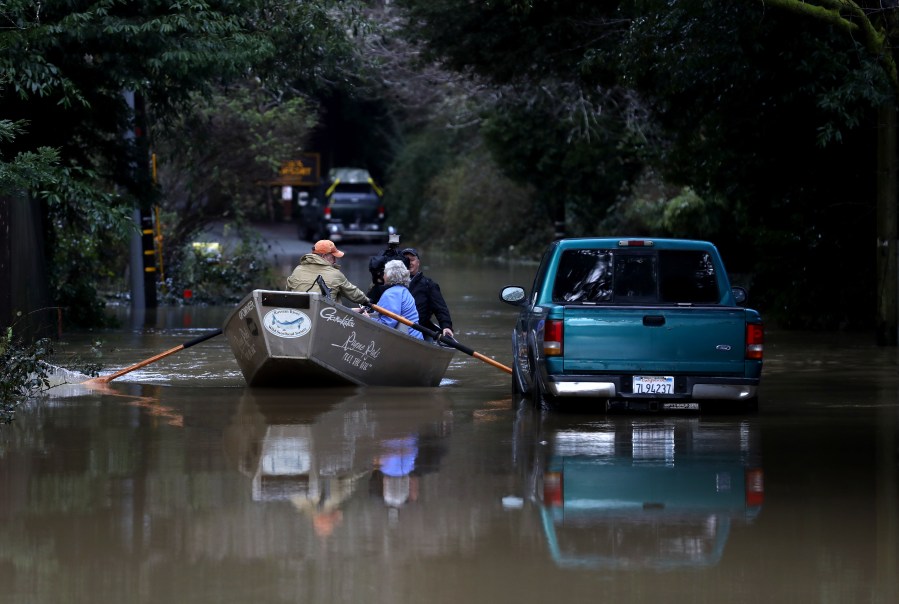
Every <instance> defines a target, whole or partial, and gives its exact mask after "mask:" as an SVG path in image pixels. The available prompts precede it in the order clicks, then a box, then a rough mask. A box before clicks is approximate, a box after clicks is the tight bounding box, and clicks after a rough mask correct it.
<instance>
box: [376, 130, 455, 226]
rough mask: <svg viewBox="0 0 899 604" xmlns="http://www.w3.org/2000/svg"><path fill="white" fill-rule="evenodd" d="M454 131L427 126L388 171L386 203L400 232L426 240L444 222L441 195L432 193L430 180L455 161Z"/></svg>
mask: <svg viewBox="0 0 899 604" xmlns="http://www.w3.org/2000/svg"><path fill="white" fill-rule="evenodd" d="M453 145H454V133H452V132H450V131H448V130H445V129H439V128H428V129H424V130H422V131H420V132H417V133H415V134H412V135H410V136H409V137H408V139H407V140H406V141H405V144H403V145H402V146H401V147H400V150H399V153H398V154H397V156H396V158H395V159H394V163H393V165H392V166H391V169H390V172H389V174H388V181H389V182H390V186H389V187H388V188H387V190H386V194H385V204H386V205H387V207H388V208H389V212H390V214H389V216H388V220H389V221H390V222H391V223H392V224H394V225H396V226H397V228H398V229H399V231H400V233H403V234H404V235H409V236H414V237H415V238H417V239H420V240H424V238H425V237H427V236H428V234H430V233H433V232H434V230H437V229H442V228H443V227H445V225H444V224H442V223H439V222H437V218H438V216H440V217H442V216H443V213H442V209H441V203H442V201H441V200H440V199H439V198H436V197H434V196H433V195H431V191H429V187H430V183H431V181H432V180H433V179H435V178H436V177H437V176H438V175H439V174H440V173H441V172H442V171H443V170H444V169H445V168H446V166H447V165H448V164H449V163H450V161H452V160H453V159H454V157H455V153H454V152H451V148H452V147H453Z"/></svg>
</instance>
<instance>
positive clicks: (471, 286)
mask: <svg viewBox="0 0 899 604" xmlns="http://www.w3.org/2000/svg"><path fill="white" fill-rule="evenodd" d="M364 262H365V258H364V255H362V254H359V255H358V257H351V256H348V257H347V258H346V262H345V266H346V268H347V273H348V274H349V275H350V277H351V279H353V280H355V281H356V282H358V283H365V282H366V277H367V273H366V272H365V264H364ZM289 268H290V267H289V266H288V267H285V269H284V270H289ZM425 270H426V272H427V273H428V274H430V275H431V276H433V277H435V278H437V279H438V281H440V283H441V286H442V288H443V290H444V293H445V295H446V297H447V299H448V301H449V304H450V307H451V309H452V311H453V315H454V319H455V323H456V330H457V336H458V338H459V340H460V341H461V342H463V343H465V344H467V345H468V346H470V347H471V348H473V349H474V350H477V351H479V352H481V353H483V354H486V355H487V356H489V357H492V358H495V359H496V360H498V361H500V362H502V363H504V364H509V363H510V356H511V344H510V340H509V333H510V330H511V327H512V323H513V317H514V314H515V312H514V309H512V308H511V307H509V306H506V305H504V304H502V303H501V302H499V300H498V298H497V292H498V291H499V289H500V288H501V287H502V286H503V285H506V284H511V283H515V284H521V285H525V286H529V285H530V281H531V279H532V274H533V267H531V266H507V265H499V264H496V265H483V264H478V263H475V262H470V263H463V264H462V265H459V264H456V265H454V266H449V265H447V264H446V263H442V262H441V261H440V259H435V260H434V261H433V262H432V263H428V262H426V267H425ZM277 285H278V284H272V287H277ZM229 310H230V309H229V308H198V307H185V308H179V309H160V310H159V311H157V312H156V313H151V314H150V315H145V316H140V317H134V316H133V315H132V314H131V313H130V312H128V309H119V310H118V311H117V312H119V313H120V316H121V317H122V318H123V321H124V327H123V328H121V329H117V330H113V331H107V332H90V333H72V334H65V335H64V337H63V340H62V341H61V342H60V348H61V349H62V350H65V351H67V352H80V353H82V354H83V355H84V356H85V357H92V355H99V359H100V360H101V361H102V362H103V363H104V364H105V366H106V369H105V371H106V372H112V371H113V370H116V369H119V368H122V367H126V366H129V365H132V364H134V363H137V362H138V361H140V360H142V359H145V358H148V357H151V356H153V355H155V354H157V353H159V352H162V351H164V350H167V349H170V348H172V347H174V346H177V345H179V344H181V343H183V342H185V341H187V340H190V339H192V338H194V337H196V336H198V335H201V334H202V333H204V331H207V330H209V329H214V328H217V327H220V326H221V324H222V322H223V320H224V317H225V315H226V314H227V312H229ZM872 342H873V338H872V337H869V336H866V335H840V334H809V333H802V334H797V333H788V332H777V331H773V332H770V333H769V334H768V340H767V342H766V359H765V369H764V373H763V386H762V391H761V411H760V412H759V414H757V415H721V416H696V415H642V416H641V415H615V416H605V415H601V414H595V415H588V414H579V415H574V414H566V413H543V412H539V411H536V410H534V409H533V408H532V406H530V405H529V404H528V403H527V402H526V401H525V402H522V401H517V400H513V398H512V395H511V387H510V378H509V376H508V375H507V374H505V373H504V372H502V371H500V370H498V369H496V368H495V367H493V366H491V365H488V364H486V363H484V362H481V361H479V360H477V359H475V358H472V357H469V356H466V355H464V354H462V353H457V355H456V357H455V358H454V360H453V362H452V363H451V365H450V367H449V370H448V372H447V374H446V378H445V379H444V381H443V383H442V384H441V386H440V387H438V388H433V389H398V388H340V389H330V390H321V389H319V390H308V389H304V388H302V384H300V383H298V384H297V388H295V389H283V390H267V389H255V388H254V389H250V388H247V387H245V386H244V383H243V378H242V376H241V375H240V372H239V370H238V368H237V365H236V363H235V362H234V360H233V357H232V356H231V353H230V351H229V350H228V348H227V343H226V341H225V339H224V338H222V337H220V338H213V339H211V340H209V341H207V342H204V343H202V344H199V345H197V346H194V347H191V348H188V349H185V350H183V351H181V352H178V353H177V354H174V355H172V356H170V357H168V358H166V359H163V360H161V361H158V362H157V363H154V364H152V365H148V366H147V367H144V368H142V369H139V370H137V371H134V372H131V373H128V374H126V375H124V376H122V377H121V378H118V379H116V380H114V381H113V382H111V383H110V384H109V385H108V387H107V388H105V389H101V390H92V389H88V388H85V387H83V386H67V387H63V388H60V389H58V390H57V391H56V392H52V391H51V395H50V396H48V397H46V398H43V399H40V400H36V401H34V402H32V403H31V404H30V405H28V406H27V407H26V408H23V409H21V410H20V411H19V413H18V414H17V416H16V420H15V421H14V422H13V423H12V424H9V425H5V426H0V604H25V603H41V604H46V603H53V602H66V603H78V602H85V603H87V602H90V603H91V604H105V603H113V602H115V603H117V604H118V603H122V602H140V603H157V602H158V603H163V602H164V603H171V602H179V603H198V602H210V603H211V602H216V603H223V602H254V603H256V602H308V603H323V604H324V603H329V604H330V603H337V602H369V603H381V602H383V603H387V602H390V603H418V602H432V603H442V602H446V603H450V602H452V603H454V604H456V603H458V602H468V603H472V604H479V603H488V602H489V603H496V602H519V603H529V602H534V603H541V604H543V603H545V602H548V601H553V602H565V601H569V602H586V601H609V602H621V601H623V602H790V603H793V602H806V601H815V602H828V603H840V602H847V603H848V602H852V603H856V602H878V603H879V602H885V603H886V602H889V603H892V602H896V601H899V498H897V478H899V440H897V433H899V371H897V369H899V362H897V361H899V351H897V350H896V349H889V348H878V347H876V346H874V345H873V344H872ZM396 362H397V363H402V362H403V360H402V359H396Z"/></svg>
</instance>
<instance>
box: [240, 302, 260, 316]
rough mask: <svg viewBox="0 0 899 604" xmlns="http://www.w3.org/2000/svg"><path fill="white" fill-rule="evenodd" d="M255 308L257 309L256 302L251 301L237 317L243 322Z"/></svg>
mask: <svg viewBox="0 0 899 604" xmlns="http://www.w3.org/2000/svg"><path fill="white" fill-rule="evenodd" d="M254 308H256V300H250V301H249V302H247V305H246V306H244V307H243V308H241V309H240V310H239V311H238V313H237V316H238V317H240V319H241V320H243V319H244V318H245V317H246V316H247V315H248V314H250V311H252V310H253V309H254Z"/></svg>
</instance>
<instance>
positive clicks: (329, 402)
mask: <svg viewBox="0 0 899 604" xmlns="http://www.w3.org/2000/svg"><path fill="white" fill-rule="evenodd" d="M417 394H420V396H416V395H417ZM410 395H411V397H410ZM303 399H304V400H303V401H302V402H298V401H297V395H296V392H295V391H294V392H292V393H288V392H287V391H284V390H268V389H266V390H259V389H255V390H247V391H246V393H245V394H244V396H243V398H242V401H241V405H240V409H239V411H238V414H237V416H236V417H235V420H234V421H233V422H232V424H231V426H229V428H228V430H227V431H226V449H227V450H228V452H229V454H230V456H231V457H232V458H233V459H234V461H235V462H236V463H237V465H238V466H239V469H240V471H241V472H242V473H244V474H245V475H247V476H249V477H250V478H251V479H252V498H253V500H254V501H259V502H272V501H289V502H291V503H292V504H293V505H294V506H295V507H296V508H297V509H298V510H301V511H302V512H304V513H305V514H307V515H309V516H310V517H311V518H312V521H313V524H314V526H315V528H316V531H325V532H327V533H330V531H332V530H333V529H334V524H335V522H337V521H338V520H337V519H338V518H342V511H341V508H342V507H344V506H345V504H346V502H347V500H348V499H349V498H350V497H351V496H352V495H353V494H354V493H355V492H356V491H357V490H358V487H359V485H360V484H362V483H363V482H365V483H369V482H370V481H371V480H372V479H373V478H375V477H377V478H378V479H379V481H380V480H381V478H382V477H383V484H384V486H386V487H387V488H386V489H384V486H382V485H381V484H380V483H379V485H377V489H378V492H379V494H380V495H381V497H380V499H383V501H384V503H387V504H388V505H397V502H398V503H399V505H402V503H405V501H406V500H407V499H408V498H409V496H410V493H408V492H406V493H402V494H399V495H398V494H397V493H396V492H395V490H392V489H391V488H390V487H393V486H396V485H407V484H411V483H412V482H413V481H412V480H411V479H412V478H414V477H415V476H411V477H409V478H410V479H409V480H394V478H397V475H396V473H395V472H393V471H392V470H391V469H389V468H388V467H387V466H386V461H384V460H387V459H391V458H393V457H394V456H395V455H396V453H397V443H409V442H414V443H415V449H414V453H415V459H414V460H410V461H411V462H412V463H410V464H409V466H408V468H409V470H410V472H409V473H411V474H414V475H417V474H420V473H426V472H428V471H433V470H434V469H436V461H437V460H439V457H440V456H441V455H442V452H443V444H442V443H443V440H444V438H445V436H446V435H447V434H446V431H448V424H447V423H446V421H445V420H446V418H447V417H446V413H448V411H449V402H448V400H446V399H444V398H442V397H441V396H439V395H438V396H435V394H434V392H433V391H431V390H427V391H424V390H423V391H421V392H420V393H418V392H416V391H415V390H409V389H394V388H377V389H373V390H368V389H364V388H363V389H358V388H352V389H337V390H335V389H318V390H315V389H313V390H308V391H304V393H303ZM404 453H408V451H404ZM413 468H414V471H413ZM370 486H371V485H370ZM367 490H368V489H367ZM382 506H383V504H382ZM320 534H321V533H320Z"/></svg>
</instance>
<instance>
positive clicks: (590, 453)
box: [521, 415, 765, 570]
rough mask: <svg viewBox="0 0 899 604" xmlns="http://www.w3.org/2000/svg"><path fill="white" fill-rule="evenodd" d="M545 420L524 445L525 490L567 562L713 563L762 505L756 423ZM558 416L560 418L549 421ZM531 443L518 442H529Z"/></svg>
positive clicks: (556, 555) (584, 565) (621, 565)
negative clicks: (525, 461)
mask: <svg viewBox="0 0 899 604" xmlns="http://www.w3.org/2000/svg"><path fill="white" fill-rule="evenodd" d="M557 417H558V419H556V418H552V419H544V420H543V421H542V422H541V423H540V424H538V425H536V426H535V428H536V429H535V430H534V431H533V432H531V433H530V434H524V435H522V438H530V439H531V444H530V446H528V447H527V448H522V449H521V450H522V451H533V454H532V455H531V456H528V455H527V454H525V455H524V456H523V458H524V459H525V460H528V459H532V460H533V461H532V462H527V463H528V464H530V463H533V464H534V465H533V466H530V465H528V466H527V467H525V468H523V469H524V470H526V471H525V472H524V473H523V475H524V476H527V477H528V479H529V482H528V483H527V495H528V499H529V500H530V501H533V502H534V503H536V504H537V506H538V509H539V511H540V516H541V520H542V526H543V531H544V535H545V537H546V541H547V545H548V546H549V551H550V553H551V555H552V558H553V560H554V562H555V563H556V564H557V565H558V566H560V567H563V568H580V569H588V568H589V569H600V568H601V569H606V570H612V569H615V570H622V569H633V570H636V569H641V568H654V569H657V570H669V569H674V568H683V567H703V566H714V565H715V564H717V563H718V562H719V561H720V559H721V556H722V554H723V553H724V550H725V546H726V543H727V540H728V537H729V535H730V531H731V529H732V528H734V527H745V526H748V525H751V524H752V523H753V522H754V521H755V519H756V518H757V517H758V515H759V514H760V513H761V510H762V506H763V505H764V501H765V485H764V471H763V469H762V467H761V450H760V443H761V438H760V436H761V435H760V433H759V428H758V426H757V425H755V424H754V423H753V422H752V421H749V420H744V421H740V422H719V421H714V422H711V423H710V422H709V421H708V420H699V419H696V418H689V419H688V418H683V417H681V418H668V419H666V420H664V421H662V422H659V421H658V420H656V419H652V420H648V419H643V420H639V419H632V420H626V421H622V418H614V419H610V420H608V421H605V422H601V423H597V422H583V421H582V420H577V419H572V418H571V417H570V416H564V415H560V416H557ZM553 420H556V421H553ZM526 442H527V441H523V443H526Z"/></svg>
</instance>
